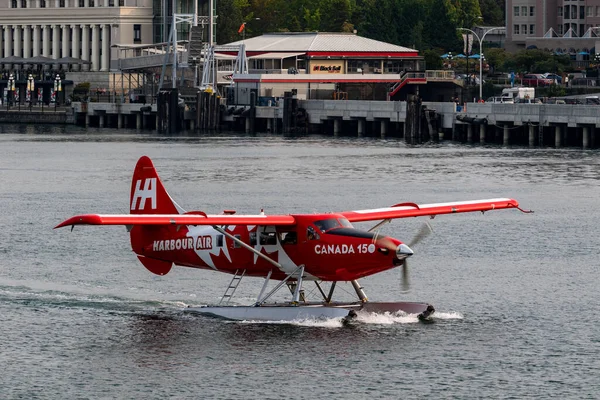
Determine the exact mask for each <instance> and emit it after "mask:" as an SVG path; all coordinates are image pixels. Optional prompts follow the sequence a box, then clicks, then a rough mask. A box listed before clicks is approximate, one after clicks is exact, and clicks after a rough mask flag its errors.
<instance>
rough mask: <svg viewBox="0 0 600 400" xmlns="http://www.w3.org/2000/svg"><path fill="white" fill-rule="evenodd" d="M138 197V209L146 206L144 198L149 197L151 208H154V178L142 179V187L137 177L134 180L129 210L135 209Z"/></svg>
mask: <svg viewBox="0 0 600 400" xmlns="http://www.w3.org/2000/svg"><path fill="white" fill-rule="evenodd" d="M138 199H140V206H139V208H137V209H138V210H143V209H144V207H145V206H146V200H148V199H151V200H152V204H151V208H152V209H153V210H156V178H146V179H145V180H144V189H142V180H141V179H138V180H137V181H136V182H135V192H134V193H133V199H131V210H132V211H133V210H136V206H137V200H138Z"/></svg>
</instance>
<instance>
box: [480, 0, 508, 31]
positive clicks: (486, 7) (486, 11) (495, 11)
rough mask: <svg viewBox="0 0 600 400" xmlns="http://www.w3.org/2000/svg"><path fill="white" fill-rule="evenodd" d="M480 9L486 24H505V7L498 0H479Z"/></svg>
mask: <svg viewBox="0 0 600 400" xmlns="http://www.w3.org/2000/svg"><path fill="white" fill-rule="evenodd" d="M479 9H480V10H481V16H482V17H483V23H484V24H485V25H492V26H504V7H502V8H500V5H499V4H498V2H497V1H496V0H479Z"/></svg>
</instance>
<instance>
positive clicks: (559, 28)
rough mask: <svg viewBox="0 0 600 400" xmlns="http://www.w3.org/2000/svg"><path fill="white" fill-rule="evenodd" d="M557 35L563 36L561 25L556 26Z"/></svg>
mask: <svg viewBox="0 0 600 400" xmlns="http://www.w3.org/2000/svg"><path fill="white" fill-rule="evenodd" d="M558 34H559V35H562V34H563V26H562V25H559V26H558Z"/></svg>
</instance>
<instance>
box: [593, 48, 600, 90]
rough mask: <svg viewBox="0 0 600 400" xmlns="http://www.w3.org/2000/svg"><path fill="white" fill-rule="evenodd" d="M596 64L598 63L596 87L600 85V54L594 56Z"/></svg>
mask: <svg viewBox="0 0 600 400" xmlns="http://www.w3.org/2000/svg"><path fill="white" fill-rule="evenodd" d="M594 62H595V63H596V86H599V85H600V53H596V54H595V55H594Z"/></svg>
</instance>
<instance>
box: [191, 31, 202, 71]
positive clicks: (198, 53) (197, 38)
mask: <svg viewBox="0 0 600 400" xmlns="http://www.w3.org/2000/svg"><path fill="white" fill-rule="evenodd" d="M203 33H204V25H198V26H192V27H191V29H190V41H189V42H188V63H190V64H192V63H193V61H192V60H193V59H194V57H196V62H197V63H198V64H199V63H200V59H201V58H202V48H203V47H204V42H203V40H202V36H203Z"/></svg>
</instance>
